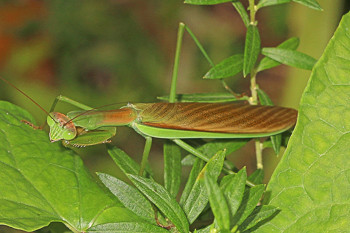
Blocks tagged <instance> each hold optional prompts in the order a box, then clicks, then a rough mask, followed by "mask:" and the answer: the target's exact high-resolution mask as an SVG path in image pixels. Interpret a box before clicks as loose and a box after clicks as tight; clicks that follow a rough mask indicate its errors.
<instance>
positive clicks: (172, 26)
mask: <svg viewBox="0 0 350 233" xmlns="http://www.w3.org/2000/svg"><path fill="white" fill-rule="evenodd" d="M247 2H248V1H243V4H244V5H245V6H247ZM318 2H319V3H320V4H321V6H322V7H323V9H324V11H323V12H317V11H314V10H311V9H309V8H306V7H303V6H301V5H299V4H296V3H291V4H285V5H280V6H275V7H268V8H265V9H261V10H260V11H259V12H258V15H257V19H258V21H259V29H260V33H261V40H262V46H265V47H268V46H276V45H277V44H279V43H280V42H282V41H283V40H285V39H287V38H289V37H291V36H297V37H300V39H301V44H300V47H299V49H298V50H299V51H302V52H305V53H307V54H309V55H311V56H313V57H315V58H319V56H320V55H321V54H322V52H323V49H324V48H325V46H326V44H327V42H328V40H329V39H330V37H331V36H332V33H333V31H334V30H335V27H336V26H337V24H338V22H339V20H340V18H341V15H343V14H344V13H346V12H347V11H348V10H349V8H350V2H349V1H348V0H334V1H329V0H319V1H318ZM179 22H184V23H185V24H186V25H188V26H189V27H190V28H191V29H192V31H193V32H194V33H195V34H196V36H197V37H198V38H199V40H200V41H201V43H202V44H203V45H204V47H205V49H206V50H207V52H208V53H209V56H210V57H211V58H212V59H213V61H214V62H215V63H218V62H219V61H221V60H222V59H224V58H226V57H228V56H230V55H232V54H234V53H237V52H242V51H243V46H244V38H245V27H244V25H243V23H242V21H241V20H240V17H239V15H238V14H237V12H235V10H234V8H233V7H232V5H231V4H220V5H216V6H191V5H186V4H183V1H182V0H167V1H164V0H163V1H162V0H147V1H141V0H109V1H100V0H85V1H78V0H70V1H63V0H51V1H33V0H8V1H6V0H3V1H0V75H1V76H2V77H4V78H6V79H8V80H10V81H11V82H13V83H14V84H15V85H16V86H18V87H19V88H20V89H22V90H23V91H24V92H26V93H27V94H28V95H29V96H31V97H32V98H33V99H34V100H36V101H37V102H38V103H40V105H42V106H43V107H44V108H45V109H47V110H49V109H50V106H51V104H52V102H53V100H54V98H55V97H56V96H57V95H59V94H62V95H65V96H68V97H70V98H72V99H75V100H78V101H79V102H82V103H84V104H87V105H90V106H93V107H98V106H101V105H106V104H110V103H115V102H131V103H137V102H155V101H157V99H156V97H157V96H161V95H166V94H167V93H168V91H169V88H170V81H171V73H172V66H173V60H174V53H175V44H176V34H177V27H178V23H179ZM209 68H210V65H209V64H208V63H207V61H206V60H205V59H204V57H203V56H202V55H201V53H200V51H199V50H198V48H197V47H196V45H195V44H194V42H193V41H192V39H191V38H190V37H189V35H188V34H185V37H184V42H183V46H182V51H181V55H180V71H179V78H178V93H199V92H220V91H223V88H222V86H221V85H220V83H219V81H208V80H203V79H202V78H201V77H202V76H203V75H204V74H205V73H206V72H207V71H208V70H209ZM309 74H310V72H307V71H304V70H297V69H289V68H287V67H285V66H279V67H277V68H275V69H272V70H268V71H264V72H262V73H260V74H259V75H258V78H257V79H258V83H259V85H260V87H261V88H262V89H264V90H265V91H266V92H267V93H268V94H269V95H270V96H271V98H272V99H273V101H274V102H275V103H276V104H278V105H282V106H287V107H295V108H297V107H298V103H299V99H300V96H301V94H302V91H303V89H304V87H305V85H306V82H307V79H308V76H309ZM228 83H229V85H230V86H231V88H232V89H234V90H235V91H237V92H248V91H249V80H248V79H243V78H242V77H240V76H239V77H238V76H237V77H235V78H231V79H229V80H228ZM0 99H2V100H8V101H10V102H12V103H15V104H17V105H19V106H21V107H23V108H25V109H27V110H28V111H29V112H30V113H31V114H33V115H34V116H35V118H36V119H37V123H38V124H42V123H43V122H44V120H45V118H46V116H45V113H43V112H42V111H41V110H40V109H38V108H37V107H36V106H35V105H34V104H32V103H31V102H30V101H29V100H28V99H26V98H25V97H24V96H22V95H21V94H20V93H18V92H17V91H16V90H14V89H13V88H11V87H9V86H8V85H7V84H5V83H3V82H0ZM72 109H74V108H72V107H71V106H68V105H66V104H59V105H58V106H57V110H59V111H61V112H64V113H65V112H67V111H69V110H72ZM19 140H20V139H19ZM113 144H115V145H117V146H118V147H120V148H122V149H123V150H125V151H126V152H127V153H128V154H129V155H131V156H132V157H134V159H135V160H137V161H140V159H141V154H142V150H143V145H144V140H143V138H142V137H141V136H139V135H138V134H137V133H135V132H133V130H131V129H129V128H127V127H120V128H119V129H118V133H117V136H116V137H114V138H113ZM77 152H78V153H79V154H81V156H82V158H83V159H84V161H85V164H86V165H87V166H88V167H89V169H90V170H91V171H92V172H96V171H103V172H105V173H109V174H112V175H115V176H118V177H120V176H121V174H120V172H119V169H118V168H117V167H116V165H114V163H113V162H112V160H111V159H110V157H109V156H108V154H107V152H106V150H105V147H104V146H103V145H100V146H94V147H90V148H86V149H78V150H77ZM270 152H271V151H270ZM264 155H265V156H264V160H265V162H264V164H265V167H266V169H267V170H266V171H265V173H266V177H267V179H268V177H269V176H270V174H271V172H272V169H273V168H274V167H275V165H276V163H277V161H278V159H276V156H275V155H273V153H265V154H264ZM230 159H232V160H233V161H234V162H235V164H236V165H237V166H238V167H242V166H247V168H248V172H252V171H254V170H255V154H254V147H253V146H252V145H247V146H246V147H244V148H243V149H241V150H240V151H239V152H237V153H235V154H234V155H232V156H231V157H230ZM150 161H151V167H152V168H153V169H154V172H155V175H156V177H158V180H160V181H161V180H162V178H161V175H162V169H161V168H162V166H163V164H162V162H163V161H162V141H161V140H155V143H154V145H153V147H152V151H151V157H150ZM0 232H15V231H13V230H11V229H9V228H0Z"/></svg>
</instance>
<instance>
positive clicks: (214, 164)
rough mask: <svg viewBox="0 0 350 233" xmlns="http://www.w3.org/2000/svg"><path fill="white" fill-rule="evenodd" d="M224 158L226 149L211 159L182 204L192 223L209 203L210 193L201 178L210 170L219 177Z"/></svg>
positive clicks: (211, 173)
mask: <svg viewBox="0 0 350 233" xmlns="http://www.w3.org/2000/svg"><path fill="white" fill-rule="evenodd" d="M224 159H225V151H219V152H218V153H217V154H216V155H214V156H213V157H212V158H211V159H210V160H209V162H208V163H207V164H206V165H205V167H204V168H203V169H202V171H201V172H200V173H199V175H198V177H197V179H196V181H195V183H194V185H193V187H192V190H191V192H190V193H189V195H188V197H187V199H186V200H185V202H184V204H183V206H182V208H183V210H184V211H185V214H186V215H187V219H188V221H189V222H190V224H191V223H193V222H194V220H196V218H197V217H198V216H199V215H200V213H201V212H202V211H203V209H204V208H205V206H206V205H207V203H208V194H207V192H206V190H205V187H204V185H203V182H201V180H203V179H204V178H203V174H204V173H205V172H208V173H209V174H210V175H211V176H212V177H214V178H216V179H217V178H218V177H219V174H220V172H221V169H222V167H223V164H224Z"/></svg>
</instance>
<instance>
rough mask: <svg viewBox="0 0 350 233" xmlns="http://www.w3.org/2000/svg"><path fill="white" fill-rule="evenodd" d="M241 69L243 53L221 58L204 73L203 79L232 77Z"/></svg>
mask: <svg viewBox="0 0 350 233" xmlns="http://www.w3.org/2000/svg"><path fill="white" fill-rule="evenodd" d="M242 69H243V54H235V55H233V56H231V57H228V58H226V59H224V60H222V61H221V62H220V63H218V64H217V65H215V66H214V67H212V68H211V69H210V70H209V71H208V72H207V73H206V74H205V75H204V77H203V78H204V79H223V78H228V77H232V76H234V75H236V74H238V73H239V72H241V71H242Z"/></svg>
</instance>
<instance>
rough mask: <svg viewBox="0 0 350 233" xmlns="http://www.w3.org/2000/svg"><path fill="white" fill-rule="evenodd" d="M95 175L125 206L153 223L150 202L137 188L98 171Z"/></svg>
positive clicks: (152, 211)
mask: <svg viewBox="0 0 350 233" xmlns="http://www.w3.org/2000/svg"><path fill="white" fill-rule="evenodd" d="M97 175H98V177H99V178H100V180H101V181H102V183H103V184H104V185H105V186H106V187H107V188H108V189H109V190H110V191H111V192H112V193H113V194H114V195H115V196H116V197H117V198H118V199H119V200H120V201H121V203H122V204H123V205H124V206H125V207H126V208H128V209H129V210H131V211H132V212H134V213H135V214H136V215H138V216H140V217H141V218H143V219H145V220H146V221H148V222H151V223H155V221H154V210H153V208H152V205H151V203H150V202H149V201H148V200H147V199H146V198H145V197H144V196H143V195H142V194H141V193H140V192H139V191H138V190H137V189H135V188H134V187H132V186H130V185H128V184H127V183H125V182H123V181H121V180H119V179H117V178H115V177H113V176H110V175H108V174H104V173H98V174H97Z"/></svg>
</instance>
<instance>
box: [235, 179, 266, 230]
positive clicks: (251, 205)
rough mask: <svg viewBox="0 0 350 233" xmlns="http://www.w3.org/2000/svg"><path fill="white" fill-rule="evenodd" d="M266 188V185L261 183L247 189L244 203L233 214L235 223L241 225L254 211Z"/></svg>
mask: <svg viewBox="0 0 350 233" xmlns="http://www.w3.org/2000/svg"><path fill="white" fill-rule="evenodd" d="M264 189H265V187H264V185H262V184H260V185H256V186H254V187H252V188H248V189H246V190H245V192H244V196H243V200H242V203H241V205H240V207H239V209H238V211H237V213H236V214H235V215H234V216H233V223H234V225H240V224H241V223H242V222H243V221H244V220H245V219H246V218H247V217H248V216H249V215H250V214H251V213H252V212H253V210H254V209H255V207H256V206H257V205H258V203H259V201H260V198H261V196H262V194H263V193H264Z"/></svg>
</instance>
